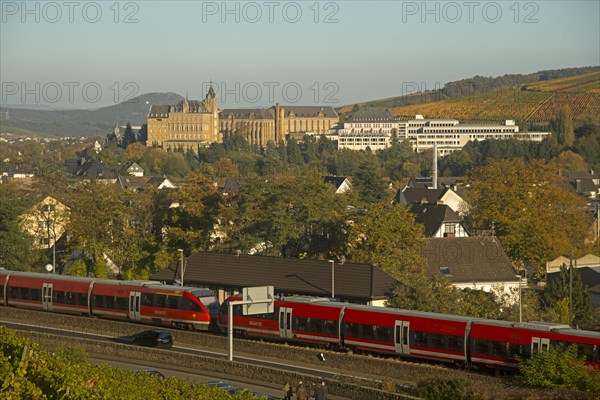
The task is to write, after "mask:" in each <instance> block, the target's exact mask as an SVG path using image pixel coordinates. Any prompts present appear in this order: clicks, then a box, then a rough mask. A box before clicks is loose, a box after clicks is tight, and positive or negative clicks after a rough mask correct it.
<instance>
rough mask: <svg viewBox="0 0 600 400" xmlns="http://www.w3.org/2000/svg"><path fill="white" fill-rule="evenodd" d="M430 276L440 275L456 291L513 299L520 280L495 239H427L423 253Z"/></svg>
mask: <svg viewBox="0 0 600 400" xmlns="http://www.w3.org/2000/svg"><path fill="white" fill-rule="evenodd" d="M422 255H423V257H425V258H426V260H427V273H428V274H429V275H436V274H441V275H443V276H445V277H446V278H448V280H449V281H450V283H451V284H452V286H454V287H456V288H459V289H478V290H483V291H486V292H491V291H493V292H495V293H496V294H499V295H501V294H507V295H509V296H511V298H512V299H513V300H516V298H515V297H514V295H515V292H516V291H517V289H518V287H519V277H518V276H517V275H516V272H515V269H514V267H513V265H512V263H511V262H510V259H509V258H508V256H507V255H506V253H505V252H504V250H503V249H502V246H501V245H500V242H499V241H498V238H496V237H493V236H492V237H489V236H483V237H482V236H472V237H463V238H450V237H446V238H437V237H436V238H428V239H426V245H425V246H424V248H423V250H422Z"/></svg>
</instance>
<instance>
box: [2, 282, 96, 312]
mask: <svg viewBox="0 0 600 400" xmlns="http://www.w3.org/2000/svg"><path fill="white" fill-rule="evenodd" d="M0 275H1V276H2V277H3V283H4V286H3V288H4V302H3V304H4V305H8V306H13V307H21V308H29V309H34V310H46V311H57V312H62V313H67V314H85V315H89V314H90V308H89V304H88V298H89V295H90V284H91V280H90V279H87V278H78V277H72V276H67V277H63V276H59V275H54V274H38V273H33V272H18V273H15V272H10V273H9V271H0Z"/></svg>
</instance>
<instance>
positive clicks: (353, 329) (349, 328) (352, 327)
mask: <svg viewBox="0 0 600 400" xmlns="http://www.w3.org/2000/svg"><path fill="white" fill-rule="evenodd" d="M346 336H349V337H360V332H359V324H357V323H355V322H348V323H346Z"/></svg>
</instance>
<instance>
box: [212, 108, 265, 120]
mask: <svg viewBox="0 0 600 400" xmlns="http://www.w3.org/2000/svg"><path fill="white" fill-rule="evenodd" d="M274 117H275V116H274V114H273V111H272V109H264V108H228V109H225V110H221V112H220V113H219V118H220V119H221V120H225V119H274Z"/></svg>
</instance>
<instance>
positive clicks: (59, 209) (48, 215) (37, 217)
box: [21, 195, 71, 250]
mask: <svg viewBox="0 0 600 400" xmlns="http://www.w3.org/2000/svg"><path fill="white" fill-rule="evenodd" d="M70 209H71V208H70V207H69V206H68V205H66V204H65V203H64V202H63V201H61V200H58V199H57V198H56V197H54V196H51V195H45V196H43V198H42V199H41V200H40V201H38V202H37V203H35V204H34V205H33V207H31V208H30V209H29V210H27V212H25V213H24V214H23V215H22V216H21V227H22V229H23V230H24V231H25V232H27V233H28V234H29V235H30V236H31V237H33V238H34V246H35V248H37V249H40V250H41V249H50V248H53V247H54V246H55V244H56V242H57V241H58V240H59V239H60V238H61V237H62V236H63V234H64V233H65V231H66V227H67V223H68V220H69V212H70Z"/></svg>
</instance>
